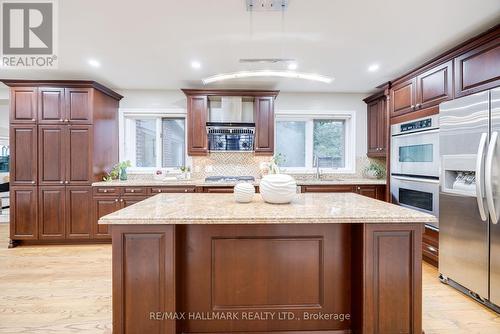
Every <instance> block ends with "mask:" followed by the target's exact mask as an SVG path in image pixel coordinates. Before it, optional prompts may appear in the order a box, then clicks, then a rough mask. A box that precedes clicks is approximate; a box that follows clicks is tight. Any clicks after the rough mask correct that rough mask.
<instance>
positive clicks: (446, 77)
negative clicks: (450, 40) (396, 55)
mask: <svg viewBox="0 0 500 334" xmlns="http://www.w3.org/2000/svg"><path fill="white" fill-rule="evenodd" d="M389 85H390V89H389V110H390V117H397V116H401V115H405V114H408V113H411V112H418V113H416V114H415V115H413V114H412V115H406V116H405V117H404V118H405V119H408V118H409V117H410V118H412V117H415V118H418V117H421V116H422V115H428V114H430V113H437V112H439V108H438V105H439V104H440V103H441V102H443V101H446V100H451V99H454V98H459V97H462V96H465V95H469V94H473V93H477V92H480V91H483V90H486V89H490V88H494V87H498V86H500V25H497V26H495V27H493V28H492V29H490V30H488V31H486V32H485V33H483V34H481V35H479V36H477V37H474V38H472V39H471V40H469V41H466V42H464V43H462V44H460V45H458V46H456V47H455V48H453V49H451V50H449V51H447V52H445V53H444V54H442V55H440V56H438V57H436V58H434V59H433V60H431V61H430V62H427V63H426V64H424V65H422V66H421V67H419V68H417V69H415V70H413V71H412V72H410V73H407V74H405V75H404V76H402V77H400V78H399V79H396V80H394V81H393V82H389ZM419 111H421V112H419ZM399 120H400V117H398V120H397V121H399Z"/></svg>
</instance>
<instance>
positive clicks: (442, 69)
mask: <svg viewBox="0 0 500 334" xmlns="http://www.w3.org/2000/svg"><path fill="white" fill-rule="evenodd" d="M416 88H417V104H416V105H415V110H419V109H424V108H428V107H432V106H435V105H438V104H439V103H441V102H443V101H446V100H449V99H452V98H453V62H452V61H448V62H446V63H444V64H442V65H438V66H436V67H433V68H432V69H430V70H428V71H426V72H424V73H422V74H420V75H418V76H417V86H416Z"/></svg>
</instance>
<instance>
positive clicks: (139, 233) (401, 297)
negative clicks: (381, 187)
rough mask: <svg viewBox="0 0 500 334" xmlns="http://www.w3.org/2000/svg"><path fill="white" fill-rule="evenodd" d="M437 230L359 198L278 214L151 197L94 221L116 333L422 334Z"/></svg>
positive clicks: (258, 202)
mask: <svg viewBox="0 0 500 334" xmlns="http://www.w3.org/2000/svg"><path fill="white" fill-rule="evenodd" d="M434 221H435V218H434V217H433V216H430V215H427V214H425V213H420V212H417V211H413V210H409V209H405V208H402V207H399V206H396V205H392V204H389V203H385V202H382V201H378V200H375V199H371V198H368V197H364V196H361V195H358V194H354V193H303V194H297V197H296V199H295V200H294V201H293V202H292V203H291V204H282V205H272V204H267V203H264V202H263V201H262V198H261V197H260V195H259V194H257V195H255V197H254V201H253V202H251V203H247V204H239V203H236V202H235V201H234V199H233V195H232V194H207V193H182V194H158V195H156V196H154V197H151V198H149V199H146V200H144V201H141V202H139V203H136V204H133V205H131V206H129V207H126V208H124V209H121V210H119V211H117V212H115V213H112V214H109V215H107V216H104V217H102V218H101V219H100V220H99V224H109V226H108V227H109V228H110V230H111V235H112V247H113V276H112V279H113V333H119V334H122V333H123V334H125V333H163V334H180V333H211V334H214V333H219V334H222V333H280V334H286V333H289V334H298V333H301V334H306V333H307V334H309V333H318V334H319V333H325V334H326V333H339V334H340V333H342V334H348V333H360V334H373V333H412V334H422V273H421V270H422V267H421V266H422V262H421V261H422V230H423V223H431V222H434ZM169 315H170V316H169ZM175 315H177V316H175ZM264 315H265V316H264ZM298 320H300V321H298Z"/></svg>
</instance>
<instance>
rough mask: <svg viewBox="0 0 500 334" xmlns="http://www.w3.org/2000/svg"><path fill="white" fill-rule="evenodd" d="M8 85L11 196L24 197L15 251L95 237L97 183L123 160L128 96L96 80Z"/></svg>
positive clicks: (16, 207)
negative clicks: (122, 111)
mask: <svg viewBox="0 0 500 334" xmlns="http://www.w3.org/2000/svg"><path fill="white" fill-rule="evenodd" d="M2 81H3V83H5V84H6V85H7V86H9V87H10V96H11V103H10V123H11V124H10V144H11V184H12V187H13V189H14V190H13V192H12V194H11V197H12V198H14V197H15V196H17V197H18V200H17V201H16V200H13V201H12V205H11V210H12V211H13V212H17V214H14V215H13V216H15V218H13V219H12V220H11V230H12V231H13V233H12V238H11V239H12V245H15V244H16V243H17V242H18V241H27V240H28V241H29V240H38V241H44V240H47V241H50V242H54V241H57V242H62V243H64V242H80V241H82V242H83V241H89V239H93V238H92V222H93V220H92V215H91V213H92V191H91V190H92V188H91V184H92V182H94V181H100V180H102V177H103V176H104V175H105V173H106V171H107V170H109V169H111V168H112V166H113V165H114V164H116V163H117V162H118V103H119V100H120V99H121V98H122V96H121V95H119V94H117V93H115V92H113V91H112V90H110V89H108V88H106V87H104V86H102V85H100V84H98V83H96V82H93V81H26V80H2ZM94 143H96V145H94ZM27 185H30V186H33V188H16V187H18V186H27ZM16 189H17V190H16ZM28 189H30V191H28ZM14 191H16V193H14ZM28 202H29V203H31V204H32V205H33V206H32V208H34V209H29V210H28V209H27V206H26V205H27V203H28ZM28 225H29V226H28ZM69 240H71V241H69Z"/></svg>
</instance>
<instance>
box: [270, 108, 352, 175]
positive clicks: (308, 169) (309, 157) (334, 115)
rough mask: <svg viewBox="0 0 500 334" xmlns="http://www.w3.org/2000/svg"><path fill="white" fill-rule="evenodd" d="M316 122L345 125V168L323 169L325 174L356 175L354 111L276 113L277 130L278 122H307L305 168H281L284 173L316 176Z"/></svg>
mask: <svg viewBox="0 0 500 334" xmlns="http://www.w3.org/2000/svg"><path fill="white" fill-rule="evenodd" d="M314 120H339V121H344V122H345V123H344V124H345V130H344V131H345V135H344V140H345V142H344V147H345V152H344V154H345V157H344V159H345V166H344V167H343V168H323V167H321V168H320V170H321V171H322V172H323V173H332V174H354V173H356V114H355V112H354V111H345V112H339V111H327V110H315V111H310V110H286V111H276V117H275V119H274V128H275V129H277V125H276V123H277V122H280V121H296V122H299V121H302V122H306V132H305V135H306V138H305V145H306V147H305V152H306V153H305V154H306V166H305V167H280V169H281V170H282V171H283V172H287V173H291V174H293V173H295V174H314V173H316V167H313V153H314ZM274 137H275V138H274V147H275V148H277V138H278V134H277V133H276V135H275V136H274Z"/></svg>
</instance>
